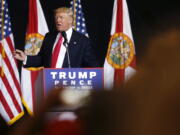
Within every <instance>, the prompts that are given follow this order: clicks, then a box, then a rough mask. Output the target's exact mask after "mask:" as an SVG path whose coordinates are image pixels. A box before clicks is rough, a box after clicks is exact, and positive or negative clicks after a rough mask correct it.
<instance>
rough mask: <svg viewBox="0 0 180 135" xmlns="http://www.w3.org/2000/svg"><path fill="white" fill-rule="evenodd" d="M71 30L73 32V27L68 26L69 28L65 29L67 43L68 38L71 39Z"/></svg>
mask: <svg viewBox="0 0 180 135" xmlns="http://www.w3.org/2000/svg"><path fill="white" fill-rule="evenodd" d="M72 32H73V29H72V28H69V29H68V30H67V31H66V35H67V40H68V43H69V41H70V39H71V36H72Z"/></svg>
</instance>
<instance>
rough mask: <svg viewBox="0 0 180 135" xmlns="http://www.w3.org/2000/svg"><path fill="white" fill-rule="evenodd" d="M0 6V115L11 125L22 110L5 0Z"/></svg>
mask: <svg viewBox="0 0 180 135" xmlns="http://www.w3.org/2000/svg"><path fill="white" fill-rule="evenodd" d="M0 6H1V8H0V30H1V32H0V115H1V116H2V117H3V118H4V120H5V121H6V122H7V123H8V124H9V125H11V124H12V123H14V122H15V121H16V120H17V119H19V118H20V117H21V116H22V115H23V114H24V112H23V107H22V103H21V89H20V81H19V73H18V68H17V64H16V61H15V59H14V57H13V55H12V53H13V51H14V40H13V34H12V30H11V22H10V17H9V13H8V12H9V11H8V4H7V1H6V0H1V1H0Z"/></svg>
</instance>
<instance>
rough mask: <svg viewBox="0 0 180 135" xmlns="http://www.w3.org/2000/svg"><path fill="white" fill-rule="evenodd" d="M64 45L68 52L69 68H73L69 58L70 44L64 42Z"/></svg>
mask: <svg viewBox="0 0 180 135" xmlns="http://www.w3.org/2000/svg"><path fill="white" fill-rule="evenodd" d="M63 45H64V46H65V47H66V51H67V57H68V68H71V61H70V57H69V49H68V43H67V42H64V43H63Z"/></svg>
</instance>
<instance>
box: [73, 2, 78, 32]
mask: <svg viewBox="0 0 180 135" xmlns="http://www.w3.org/2000/svg"><path fill="white" fill-rule="evenodd" d="M73 16H74V18H73V25H74V29H75V30H76V28H77V27H76V0H73Z"/></svg>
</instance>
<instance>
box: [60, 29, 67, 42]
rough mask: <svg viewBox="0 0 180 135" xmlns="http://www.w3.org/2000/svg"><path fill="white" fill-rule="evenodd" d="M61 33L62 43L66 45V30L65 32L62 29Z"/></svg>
mask: <svg viewBox="0 0 180 135" xmlns="http://www.w3.org/2000/svg"><path fill="white" fill-rule="evenodd" d="M61 35H62V36H63V38H64V42H63V44H64V45H67V44H68V41H67V35H66V32H65V31H62V32H61Z"/></svg>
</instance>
